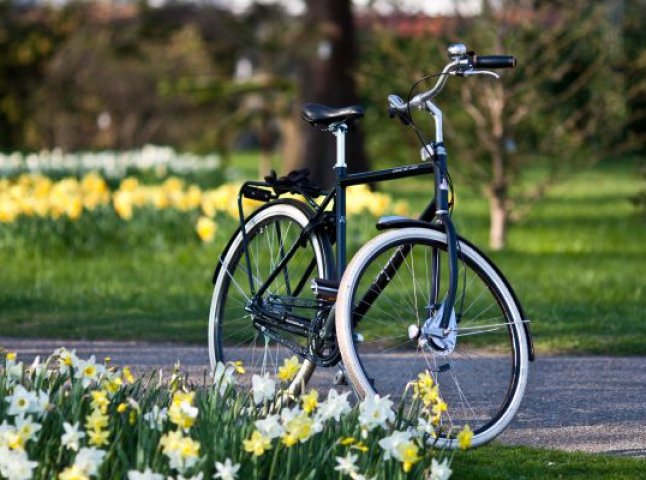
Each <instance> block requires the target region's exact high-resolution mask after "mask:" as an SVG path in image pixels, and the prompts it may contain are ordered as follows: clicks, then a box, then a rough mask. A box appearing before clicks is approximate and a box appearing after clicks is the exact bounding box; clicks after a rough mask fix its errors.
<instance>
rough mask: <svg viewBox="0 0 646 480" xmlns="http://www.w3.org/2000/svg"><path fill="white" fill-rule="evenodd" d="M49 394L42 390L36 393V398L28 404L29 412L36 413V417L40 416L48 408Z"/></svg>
mask: <svg viewBox="0 0 646 480" xmlns="http://www.w3.org/2000/svg"><path fill="white" fill-rule="evenodd" d="M49 405H50V403H49V394H48V393H47V392H45V391H43V390H39V391H38V393H36V398H35V400H34V402H32V404H31V406H30V412H31V413H34V414H36V416H37V417H39V418H40V417H42V416H43V415H45V414H46V413H47V410H48V409H49Z"/></svg>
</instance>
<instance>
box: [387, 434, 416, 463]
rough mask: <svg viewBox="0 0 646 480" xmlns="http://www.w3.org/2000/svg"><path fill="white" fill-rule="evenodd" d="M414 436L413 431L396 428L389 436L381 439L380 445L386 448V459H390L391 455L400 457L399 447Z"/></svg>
mask: <svg viewBox="0 0 646 480" xmlns="http://www.w3.org/2000/svg"><path fill="white" fill-rule="evenodd" d="M411 437H412V434H411V432H398V431H397V430H395V431H394V432H393V433H392V434H391V435H389V436H388V437H384V438H382V439H381V440H379V446H380V447H381V448H383V450H384V459H385V460H388V459H390V458H391V457H394V458H396V459H399V456H400V455H399V452H398V450H397V448H398V447H399V446H400V445H401V444H402V443H404V442H407V441H408V440H410V439H411Z"/></svg>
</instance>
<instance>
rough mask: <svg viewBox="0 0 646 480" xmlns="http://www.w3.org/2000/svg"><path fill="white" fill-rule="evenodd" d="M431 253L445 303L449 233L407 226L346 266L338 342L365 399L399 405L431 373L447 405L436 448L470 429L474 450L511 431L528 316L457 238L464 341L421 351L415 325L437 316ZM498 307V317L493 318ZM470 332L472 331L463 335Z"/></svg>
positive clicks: (524, 367)
mask: <svg viewBox="0 0 646 480" xmlns="http://www.w3.org/2000/svg"><path fill="white" fill-rule="evenodd" d="M404 245H406V246H408V247H410V248H412V250H410V253H408V255H407V257H406V259H404V260H403V261H402V264H401V267H400V268H399V269H398V270H397V271H396V273H394V275H393V276H392V277H393V278H390V280H389V284H388V285H386V286H385V287H384V288H383V289H382V290H380V294H379V297H378V298H377V299H376V300H375V302H374V303H373V304H372V306H371V309H370V310H369V311H368V314H366V315H365V316H364V317H363V318H361V319H358V321H356V325H353V323H355V322H354V321H353V319H354V320H357V318H355V314H356V313H357V312H358V311H359V310H357V305H358V304H359V302H360V301H361V300H362V299H364V298H365V297H364V294H365V293H364V292H365V291H367V289H368V287H369V285H371V284H372V282H374V281H375V280H374V279H375V278H376V275H379V273H380V272H382V271H384V269H385V265H387V264H388V260H389V259H390V258H392V255H396V254H397V252H398V250H397V249H398V248H400V247H402V246H404ZM434 249H435V251H436V252H438V254H437V258H439V259H440V261H439V264H440V265H441V267H440V275H439V278H440V282H439V284H440V288H439V291H440V295H439V296H438V297H437V298H438V299H439V300H441V298H442V296H443V293H442V290H441V286H442V285H446V284H447V283H448V282H447V281H446V276H447V273H446V271H447V270H448V269H447V268H443V267H445V265H446V258H445V257H446V235H445V234H444V233H443V232H440V231H436V230H433V229H430V228H429V229H426V228H414V227H411V228H404V229H399V230H393V231H389V232H386V233H382V234H380V235H378V236H377V237H375V238H374V239H372V240H371V241H370V242H368V243H367V244H366V245H364V246H363V247H362V248H361V249H360V250H359V251H358V252H357V254H356V255H355V256H354V258H353V259H352V261H351V262H350V264H349V265H348V267H347V269H346V271H345V273H344V275H343V278H342V280H341V283H340V286H339V292H338V297H337V305H336V334H337V340H338V343H339V348H340V350H341V355H342V358H343V362H344V365H345V368H346V370H347V372H348V376H349V380H350V381H351V382H352V384H353V386H354V389H355V391H356V392H357V394H358V395H359V397H361V398H364V397H366V396H368V395H374V394H377V393H379V394H380V395H381V396H384V395H390V396H391V397H398V396H399V398H402V397H401V395H402V394H403V390H404V388H405V386H406V384H408V383H409V382H412V381H414V380H415V379H416V378H417V375H418V374H419V373H422V372H423V371H430V374H431V376H432V377H433V379H434V380H435V383H436V384H437V385H438V387H439V393H440V397H441V398H442V399H443V400H444V401H445V402H446V403H447V404H448V408H449V411H448V412H447V416H446V419H445V420H444V421H445V422H446V423H445V424H443V426H444V427H445V428H444V432H445V433H443V434H441V435H440V436H439V437H438V438H437V439H436V440H435V441H436V442H437V444H439V445H440V446H445V447H449V448H453V447H455V446H456V445H457V440H456V438H455V433H456V432H457V431H458V430H460V429H461V428H463V427H464V425H465V424H469V426H470V428H471V429H472V431H473V432H474V435H473V438H472V445H474V446H477V445H480V444H483V443H486V442H488V441H490V440H491V439H493V438H494V437H496V436H497V435H498V434H499V433H500V432H501V431H502V430H503V429H504V428H505V427H506V426H507V425H508V424H509V422H510V421H511V419H512V418H513V416H514V415H515V413H516V411H517V410H518V407H519V406H520V402H521V400H522V397H523V394H524V390H525V385H526V382H527V375H528V368H529V359H528V343H527V338H526V335H525V329H524V324H523V318H522V316H521V313H520V312H521V311H522V310H521V309H520V308H519V305H517V303H516V300H515V296H514V294H513V292H512V291H511V290H510V288H508V286H507V282H506V281H505V279H504V278H503V277H502V276H501V275H500V274H499V273H498V271H497V269H496V268H495V267H494V266H493V264H492V263H491V262H490V261H489V260H488V259H487V258H486V257H484V255H482V254H481V253H480V252H478V251H477V250H476V249H475V248H474V247H472V246H471V245H470V244H468V242H465V241H463V240H459V244H458V264H459V273H460V276H459V285H458V292H457V295H456V307H455V312H456V318H460V319H461V320H460V322H459V323H456V332H457V335H460V336H458V337H457V340H456V341H457V345H456V347H455V350H453V351H452V352H450V353H447V352H449V351H447V352H441V353H443V354H441V353H440V351H439V350H437V349H433V348H430V347H428V346H423V347H420V345H419V338H415V339H411V338H410V336H409V333H408V327H409V326H410V325H411V324H414V325H417V328H421V327H422V325H424V322H425V321H426V319H428V318H430V316H429V315H428V313H427V312H429V308H428V307H429V306H428V304H427V305H425V304H424V301H426V302H429V299H430V298H431V294H430V292H431V289H432V285H429V284H432V282H429V281H427V280H428V279H429V271H430V270H431V269H430V268H429V262H428V260H429V256H428V255H429V254H431V255H432V252H433V250H434ZM399 252H401V250H399ZM400 254H401V253H400ZM443 259H444V261H443ZM416 261H417V264H415V262H416ZM443 279H444V281H442V280H443ZM411 280H412V283H411ZM422 280H424V283H423V284H422V283H421V281H422ZM467 282H468V283H467ZM391 285H392V286H391ZM463 295H464V296H463ZM465 306H466V308H465ZM494 308H497V309H498V310H497V313H494V312H493V311H491V310H492V309H494ZM496 315H500V317H501V318H497V316H496ZM485 317H486V318H485ZM435 318H437V317H435ZM386 320H390V322H386ZM496 324H497V326H496ZM469 327H473V330H469V329H468V328H469ZM413 331H415V329H414V328H413ZM469 332H471V333H473V334H472V335H464V336H462V335H463V334H466V333H469ZM476 333H479V335H476ZM404 337H405V340H404V341H403V343H401V344H400V345H397V344H396V340H402V338H404ZM391 351H392V352H396V353H395V354H393V353H391ZM408 401H410V398H409V400H408Z"/></svg>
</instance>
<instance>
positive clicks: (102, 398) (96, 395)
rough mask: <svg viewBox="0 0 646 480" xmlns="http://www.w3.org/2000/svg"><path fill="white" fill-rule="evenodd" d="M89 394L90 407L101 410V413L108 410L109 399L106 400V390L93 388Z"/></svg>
mask: <svg viewBox="0 0 646 480" xmlns="http://www.w3.org/2000/svg"><path fill="white" fill-rule="evenodd" d="M90 396H91V397H92V402H91V403H90V405H91V406H92V408H94V409H96V410H99V411H101V413H106V412H107V411H108V405H109V404H110V400H108V394H107V392H105V391H103V390H94V391H93V392H90Z"/></svg>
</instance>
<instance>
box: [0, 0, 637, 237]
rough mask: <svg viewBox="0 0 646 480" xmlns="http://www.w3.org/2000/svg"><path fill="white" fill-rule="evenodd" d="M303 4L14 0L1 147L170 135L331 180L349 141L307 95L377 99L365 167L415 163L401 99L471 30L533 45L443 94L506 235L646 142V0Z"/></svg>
mask: <svg viewBox="0 0 646 480" xmlns="http://www.w3.org/2000/svg"><path fill="white" fill-rule="evenodd" d="M293 3H294V2H291V3H290V2H249V5H248V7H247V8H245V9H236V10H235V12H234V11H232V10H231V8H230V6H229V7H227V6H226V5H225V4H224V3H220V4H218V3H213V4H210V3H209V4H205V3H197V2H195V3H192V2H169V3H161V5H158V6H155V7H152V6H150V5H149V3H148V2H146V1H141V2H76V1H71V2H64V3H62V4H58V5H57V6H52V5H51V4H48V3H40V2H26V3H24V2H15V1H11V0H0V50H1V51H2V52H3V55H2V56H0V150H2V151H15V150H20V151H25V150H30V151H33V150H40V149H43V148H49V149H51V148H54V147H58V148H61V149H63V150H65V151H79V150H97V149H115V150H123V149H130V148H137V147H140V146H142V145H144V144H148V143H154V144H163V145H170V146H173V147H175V148H177V149H180V150H188V151H193V152H197V153H206V152H213V151H217V152H218V153H221V154H222V155H223V156H224V158H225V159H226V158H228V154H229V152H231V151H232V150H233V149H236V148H240V147H250V146H251V147H253V148H257V149H259V150H260V152H261V154H262V155H261V161H260V165H259V173H260V174H265V173H266V172H267V171H268V170H269V168H270V167H271V154H272V153H273V152H276V151H277V152H280V154H281V156H282V158H283V159H284V170H288V169H291V168H295V167H302V166H309V167H310V168H311V169H312V170H313V172H314V176H315V177H316V179H317V180H318V181H319V182H320V183H322V184H324V185H329V182H330V180H331V178H330V172H331V170H330V169H329V168H327V167H326V166H325V165H324V164H325V158H327V157H331V156H332V153H333V152H332V149H333V143H332V142H331V141H330V139H329V138H327V136H323V135H320V134H319V133H318V132H317V131H316V130H315V129H312V128H311V127H309V126H308V125H306V124H304V123H303V122H301V121H300V119H299V114H300V106H301V104H302V103H304V102H307V101H319V102H323V103H331V104H336V105H342V104H348V103H361V104H363V105H364V106H366V107H367V118H366V121H365V122H363V123H362V126H361V129H360V131H359V132H358V133H356V134H355V135H353V136H351V139H350V143H349V146H348V148H349V150H350V155H349V157H350V158H351V159H352V160H351V161H350V162H349V163H350V168H351V169H355V170H365V169H366V168H368V165H369V164H372V165H373V166H383V165H393V164H398V163H409V162H413V161H417V158H416V156H417V153H416V152H417V151H418V146H419V145H418V141H417V139H416V138H415V137H414V135H412V132H409V134H406V133H404V131H403V129H402V128H401V127H400V126H399V125H398V124H397V123H396V122H389V121H388V120H387V116H386V114H385V108H384V106H385V97H386V96H387V95H388V94H389V93H393V92H395V93H398V94H400V95H401V96H402V97H405V96H406V94H407V93H408V91H409V89H410V86H411V84H412V83H413V82H414V81H415V80H417V79H419V78H421V77H422V76H424V75H428V74H430V73H433V72H436V71H438V70H440V69H441V67H442V66H443V64H444V61H445V59H446V55H445V47H446V45H447V44H448V43H450V42H452V41H457V40H459V41H464V42H465V43H467V45H469V46H470V47H473V48H474V49H476V50H477V51H478V52H481V53H483V54H486V53H514V54H515V55H517V57H518V58H519V67H518V68H517V69H516V70H515V71H513V72H505V75H504V77H505V78H504V80H503V81H502V82H494V81H491V80H486V79H482V78H477V79H469V80H465V81H460V82H456V81H454V82H450V83H451V85H450V86H449V90H448V91H447V92H446V94H444V95H443V96H442V97H441V99H440V100H439V103H440V104H441V106H442V108H444V109H445V118H446V122H447V127H448V128H447V129H448V135H447V143H448V144H449V145H450V147H451V150H450V153H451V154H452V158H455V159H456V160H457V161H456V162H454V168H455V170H456V172H457V173H456V175H457V176H458V177H459V179H460V181H462V182H468V183H469V184H470V185H471V186H472V187H473V188H474V189H476V190H478V191H480V192H481V193H482V194H483V195H484V196H485V197H486V198H487V199H488V202H489V216H490V220H491V226H490V238H489V242H490V246H491V247H492V248H494V249H500V248H502V247H503V246H504V244H505V237H506V231H507V225H508V224H509V223H510V222H514V221H517V220H519V219H522V218H523V217H524V216H525V215H526V214H527V212H529V211H530V209H531V208H532V206H533V204H534V203H535V202H536V201H537V200H539V199H540V198H542V197H543V196H544V194H545V192H546V191H547V189H548V188H549V187H550V186H552V185H554V184H555V183H556V182H557V181H558V180H559V179H560V178H562V177H563V176H564V175H567V174H568V173H572V172H575V171H579V170H580V169H581V168H582V167H583V166H585V165H590V164H593V163H595V162H597V161H599V160H600V159H602V158H604V157H608V156H617V155H623V154H625V153H626V152H633V153H634V152H638V153H643V150H644V142H643V138H644V133H645V132H646V116H645V115H644V113H645V112H646V81H645V80H644V79H646V75H645V73H646V53H645V52H646V49H644V45H646V33H645V31H646V29H644V28H643V27H644V20H643V16H642V15H641V14H640V12H642V11H643V9H644V8H646V2H644V1H643V0H606V1H600V2H585V1H582V0H575V1H571V2H560V1H556V0H503V1H496V2H492V1H490V0H483V1H482V2H481V8H480V9H479V13H477V14H475V15H474V14H470V15H462V14H460V12H462V11H463V10H460V9H458V8H457V7H456V10H455V12H454V13H453V14H445V15H443V16H428V15H425V14H423V13H421V12H415V11H411V10H410V9H405V8H403V7H402V5H404V6H405V4H406V2H397V1H394V0H393V1H392V2H361V5H360V6H358V5H354V10H353V9H352V8H353V5H352V2H351V1H350V0H322V1H308V2H304V3H303V6H304V11H303V13H301V14H298V15H297V14H294V13H293V12H291V13H290V12H288V10H287V8H286V7H287V6H289V5H291V4H293ZM460 3H461V2H455V4H456V6H459V4H460ZM472 3H474V2H472ZM475 3H478V2H475ZM385 4H387V5H388V8H386V9H384V5H385ZM426 85H428V84H426ZM424 86H425V85H424V84H423V85H421V86H420V88H423V87H424ZM419 122H420V124H422V123H421V122H424V124H426V123H427V122H428V120H427V119H422V118H420V119H419ZM364 144H365V147H364ZM637 203H638V204H639V200H638V201H637Z"/></svg>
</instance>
